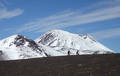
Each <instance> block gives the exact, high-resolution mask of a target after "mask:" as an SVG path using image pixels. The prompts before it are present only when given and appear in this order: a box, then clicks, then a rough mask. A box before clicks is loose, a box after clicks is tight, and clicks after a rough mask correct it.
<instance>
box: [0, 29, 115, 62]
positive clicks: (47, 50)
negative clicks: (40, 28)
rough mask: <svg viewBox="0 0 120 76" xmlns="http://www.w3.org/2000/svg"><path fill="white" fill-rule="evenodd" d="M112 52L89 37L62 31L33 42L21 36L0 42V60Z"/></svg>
mask: <svg viewBox="0 0 120 76" xmlns="http://www.w3.org/2000/svg"><path fill="white" fill-rule="evenodd" d="M112 52H113V51H112V50H110V49H108V48H106V47H105V46H103V45H102V44H100V43H99V42H97V41H96V40H94V39H93V38H92V36H90V35H80V34H72V33H69V32H66V31H62V30H52V31H49V32H47V33H46V34H44V35H43V36H41V37H40V38H38V39H36V40H35V41H34V40H32V39H29V38H27V37H25V36H22V35H13V36H10V37H8V38H5V39H3V40H0V60H16V59H28V58H37V57H48V56H64V55H76V54H77V55H78V54H80V55H81V54H106V53H112Z"/></svg>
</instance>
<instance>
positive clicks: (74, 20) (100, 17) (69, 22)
mask: <svg viewBox="0 0 120 76" xmlns="http://www.w3.org/2000/svg"><path fill="white" fill-rule="evenodd" d="M119 9H120V6H119V5H117V6H114V7H110V8H108V7H107V8H101V9H99V10H94V11H92V12H88V13H84V11H83V12H82V11H68V12H65V13H60V14H55V15H51V16H49V17H46V18H42V19H38V20H35V21H33V22H29V23H27V24H24V26H23V27H22V28H20V29H19V30H18V32H31V31H34V32H45V31H48V30H51V29H55V28H64V27H68V26H76V25H81V26H82V24H87V23H93V22H97V21H104V20H110V19H116V18H120V10H119Z"/></svg>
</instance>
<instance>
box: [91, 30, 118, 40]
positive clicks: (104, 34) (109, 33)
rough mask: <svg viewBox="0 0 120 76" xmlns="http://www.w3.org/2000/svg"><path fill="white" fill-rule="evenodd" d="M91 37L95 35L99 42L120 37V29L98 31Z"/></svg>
mask: <svg viewBox="0 0 120 76" xmlns="http://www.w3.org/2000/svg"><path fill="white" fill-rule="evenodd" d="M91 35H93V36H94V37H95V38H96V39H98V40H101V39H107V38H112V37H117V36H120V28H114V29H108V30H103V31H98V32H94V33H91Z"/></svg>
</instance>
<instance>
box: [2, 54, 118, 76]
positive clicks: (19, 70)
mask: <svg viewBox="0 0 120 76" xmlns="http://www.w3.org/2000/svg"><path fill="white" fill-rule="evenodd" d="M0 76H120V54H101V55H79V56H62V57H47V58H35V59H26V60H12V61H0Z"/></svg>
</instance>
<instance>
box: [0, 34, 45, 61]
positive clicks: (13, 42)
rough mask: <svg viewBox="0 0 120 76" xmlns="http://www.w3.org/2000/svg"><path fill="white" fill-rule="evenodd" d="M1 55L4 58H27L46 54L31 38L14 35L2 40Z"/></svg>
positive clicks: (0, 43)
mask: <svg viewBox="0 0 120 76" xmlns="http://www.w3.org/2000/svg"><path fill="white" fill-rule="evenodd" d="M0 51H1V57H2V58H4V60H14V59H26V58H34V57H44V56H46V55H45V54H44V53H43V51H42V50H41V49H39V46H38V45H37V44H36V43H35V42H34V41H33V40H31V39H28V38H26V37H24V36H22V35H13V36H10V37H8V38H6V39H3V40H1V41H0Z"/></svg>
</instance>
